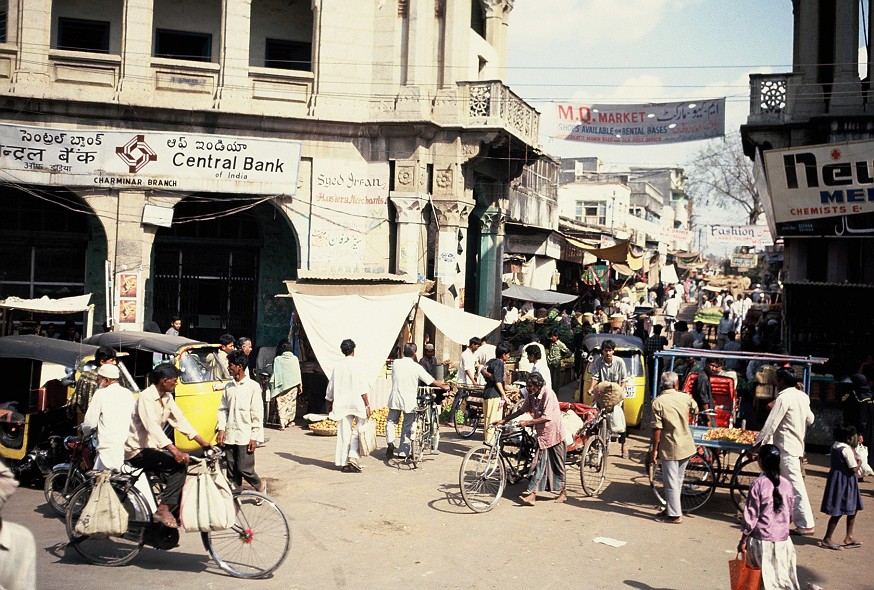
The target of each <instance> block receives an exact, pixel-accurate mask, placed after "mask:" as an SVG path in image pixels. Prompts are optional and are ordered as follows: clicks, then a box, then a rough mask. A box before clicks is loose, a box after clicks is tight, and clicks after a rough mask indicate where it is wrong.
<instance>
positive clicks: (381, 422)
mask: <svg viewBox="0 0 874 590" xmlns="http://www.w3.org/2000/svg"><path fill="white" fill-rule="evenodd" d="M370 419H371V420H374V421H376V436H385V423H386V420H387V419H388V408H378V409H376V410H373V411H372V412H371V413H370ZM402 420H403V414H401V418H399V419H398V423H397V426H396V427H395V432H396V433H397V436H400V435H401V421H402Z"/></svg>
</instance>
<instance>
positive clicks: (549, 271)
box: [521, 256, 556, 291]
mask: <svg viewBox="0 0 874 590" xmlns="http://www.w3.org/2000/svg"><path fill="white" fill-rule="evenodd" d="M555 270H556V264H555V260H554V259H552V258H548V257H546V256H532V257H531V258H529V259H528V260H527V261H526V262H523V263H522V272H521V275H522V285H524V286H526V287H533V288H535V289H542V290H543V291H547V290H549V288H550V287H551V286H552V276H553V274H554V273H555Z"/></svg>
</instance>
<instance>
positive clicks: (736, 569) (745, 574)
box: [728, 550, 762, 590]
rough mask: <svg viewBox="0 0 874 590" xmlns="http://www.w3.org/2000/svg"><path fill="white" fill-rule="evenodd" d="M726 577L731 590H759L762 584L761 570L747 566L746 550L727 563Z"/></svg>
mask: <svg viewBox="0 0 874 590" xmlns="http://www.w3.org/2000/svg"><path fill="white" fill-rule="evenodd" d="M728 576H729V579H730V580H731V590H759V587H760V586H761V584H762V570H761V569H759V568H757V567H753V566H751V565H750V564H749V562H748V561H747V552H746V550H744V551H741V552H740V553H738V554H737V557H736V558H735V559H732V560H731V561H729V562H728Z"/></svg>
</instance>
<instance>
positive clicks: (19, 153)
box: [0, 125, 301, 195]
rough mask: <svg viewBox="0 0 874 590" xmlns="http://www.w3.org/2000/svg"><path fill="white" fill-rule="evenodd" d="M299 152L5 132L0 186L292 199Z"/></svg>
mask: <svg viewBox="0 0 874 590" xmlns="http://www.w3.org/2000/svg"><path fill="white" fill-rule="evenodd" d="M300 151H301V144H299V143H297V142H294V141H285V140H274V139H261V138H254V137H237V136H230V135H207V134H195V133H178V132H176V133H169V132H164V131H142V130H130V131H105V130H96V129H72V128H67V129H59V128H49V127H30V126H26V125H0V178H2V179H3V180H6V181H8V182H15V183H30V184H40V185H49V186H93V187H99V188H119V189H121V188H135V189H150V188H151V189H160V190H171V191H186V192H188V191H204V192H221V193H247V194H268V195H274V194H283V195H293V194H294V193H295V190H296V189H297V174H298V167H299V164H300Z"/></svg>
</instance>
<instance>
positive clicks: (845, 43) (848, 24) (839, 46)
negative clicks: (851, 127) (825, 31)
mask: <svg viewBox="0 0 874 590" xmlns="http://www.w3.org/2000/svg"><path fill="white" fill-rule="evenodd" d="M834 37H835V80H834V84H833V85H832V94H831V100H830V101H829V112H830V113H833V114H841V113H844V114H856V113H858V112H859V111H861V109H862V82H861V80H859V47H858V39H859V5H858V2H854V1H853V0H837V2H836V4H835V35H834Z"/></svg>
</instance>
